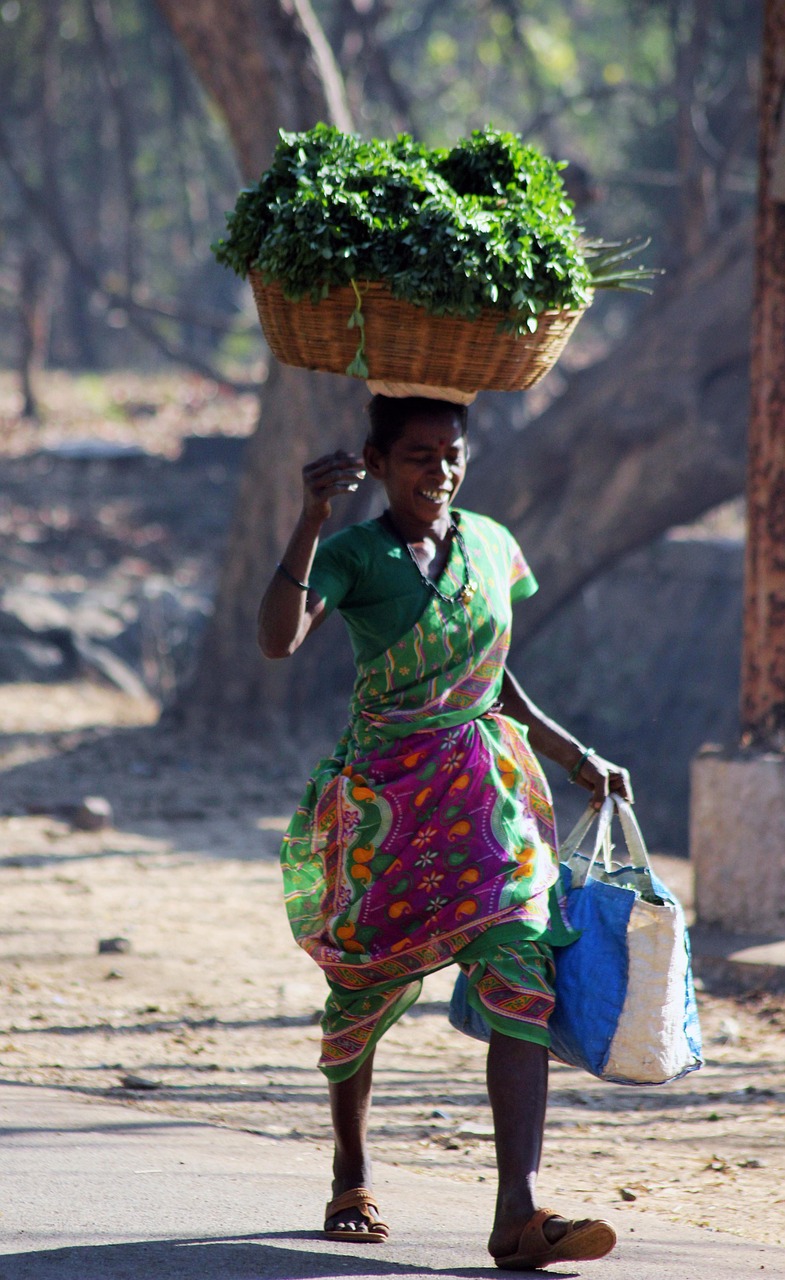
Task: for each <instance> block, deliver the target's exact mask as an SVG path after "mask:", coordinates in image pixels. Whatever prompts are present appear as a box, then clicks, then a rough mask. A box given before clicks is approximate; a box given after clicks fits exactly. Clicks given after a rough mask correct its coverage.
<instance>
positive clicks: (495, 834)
mask: <svg viewBox="0 0 785 1280" xmlns="http://www.w3.org/2000/svg"><path fill="white" fill-rule="evenodd" d="M461 529H462V532H463V535H464V538H465V541H466V546H467V549H468V552H469V558H470V562H471V568H472V574H473V576H474V577H475V578H476V580H477V581H478V582H479V589H478V590H477V592H476V594H475V595H474V596H473V598H472V599H471V600H470V601H469V602H468V603H464V602H462V601H458V600H456V601H450V602H446V601H444V600H442V599H440V598H439V597H438V596H437V595H435V594H434V593H432V592H430V591H429V590H428V589H427V588H426V596H425V603H424V607H423V609H422V612H421V614H420V616H419V618H418V620H417V621H416V623H415V624H414V625H413V626H412V627H410V629H409V630H407V631H406V632H405V634H403V635H401V636H400V637H398V638H397V639H396V640H395V641H394V642H393V643H392V644H390V645H388V647H386V648H385V649H383V650H382V651H381V652H379V653H378V654H377V655H376V656H375V657H372V658H369V659H366V660H362V661H359V662H358V671H357V680H356V684H355V689H354V695H353V698H352V703H351V715H350V721H349V725H348V728H347V730H346V732H345V733H344V735H343V737H342V738H341V740H340V742H339V744H338V746H337V748H336V751H335V753H334V755H333V756H332V757H330V758H329V759H326V760H323V761H321V762H320V764H319V765H318V767H317V769H316V771H315V773H314V775H313V777H312V778H311V779H310V781H309V783H308V787H307V790H306V792H305V795H304V797H303V800H302V802H301V804H300V806H299V807H298V809H297V811H296V813H295V815H294V817H293V819H292V822H291V824H290V827H289V830H288V833H287V835H286V837H285V840H284V845H283V851H282V866H283V875H284V889H285V898H286V907H287V912H288V915H289V921H290V924H291V927H292V931H293V933H294V936H295V938H296V940H297V942H298V943H299V945H300V946H301V947H303V948H304V949H305V950H306V951H307V952H308V953H309V955H311V956H312V957H313V959H314V960H315V961H316V962H317V964H319V965H320V967H321V968H322V969H323V970H324V973H325V975H326V977H327V980H328V983H329V984H330V987H331V989H332V996H331V1000H330V1001H328V1007H327V1013H326V1015H325V1021H324V1040H323V1053H322V1059H321V1061H320V1066H321V1067H322V1069H323V1070H324V1071H325V1073H326V1074H327V1075H328V1077H330V1078H332V1079H341V1078H344V1077H345V1076H346V1075H349V1074H351V1073H352V1071H353V1070H356V1068H357V1066H358V1065H359V1063H360V1062H361V1061H362V1060H363V1058H364V1057H365V1056H366V1055H367V1053H368V1052H369V1050H370V1048H371V1047H372V1045H373V1044H375V1042H376V1040H378V1038H379V1036H380V1035H381V1034H382V1033H383V1031H384V1030H385V1029H386V1027H387V1026H389V1025H390V1023H391V1022H392V1021H394V1020H395V1019H396V1018H397V1017H400V1015H401V1013H402V1012H404V1010H405V1008H407V1007H408V1005H409V1004H411V1003H412V1001H413V1000H415V999H416V998H417V995H418V994H419V990H420V986H421V979H422V977H423V975H425V974H427V973H430V972H432V971H433V970H435V969H438V968H440V967H442V966H443V965H445V964H448V963H450V962H452V961H454V960H456V959H457V960H459V962H461V963H464V965H465V966H468V965H469V964H470V963H471V962H472V961H473V960H475V959H476V958H477V957H478V956H480V955H481V954H482V952H483V949H484V945H485V942H486V941H487V940H489V939H493V941H494V943H495V945H496V946H497V948H498V946H501V947H502V948H504V946H505V944H508V943H511V942H512V941H513V940H521V939H527V940H530V941H531V942H532V943H534V944H545V954H547V947H549V946H553V945H564V944H566V943H568V942H570V941H572V940H573V938H574V936H575V935H574V934H573V933H572V931H571V930H570V929H569V926H568V925H567V923H566V921H565V919H564V917H563V915H562V910H561V903H560V899H559V897H558V895H557V893H556V891H555V886H556V885H557V883H558V876H559V872H558V862H557V859H556V854H555V833H554V823H553V813H552V808H551V800H550V794H549V790H548V786H547V783H546V781H545V778H544V776H543V774H542V771H541V769H540V766H539V764H538V762H537V761H536V759H535V757H534V755H533V753H532V751H531V749H530V747H529V745H528V742H527V738H526V731H525V729H524V728H523V727H522V726H521V725H520V724H518V723H517V722H516V721H514V720H512V719H510V718H508V717H506V716H504V715H502V714H500V712H499V711H498V709H497V706H496V704H497V702H498V698H499V693H500V689H501V682H502V675H503V668H504V662H505V658H506V655H507V651H508V648H509V641H510V627H511V612H512V611H511V599H513V598H517V597H520V596H523V595H527V594H531V591H532V590H533V589H536V584H535V583H534V580H533V578H532V577H531V574H530V572H529V570H528V568H527V566H526V564H525V562H524V560H523V557H522V556H521V553H520V551H519V549H518V547H517V544H516V543H515V542H514V540H513V539H512V538H511V536H510V535H509V534H508V533H507V532H506V530H504V529H502V528H501V526H499V525H496V524H495V523H494V522H493V521H490V520H487V519H486V518H484V517H480V516H472V515H470V514H469V513H466V512H464V513H462V514H461ZM317 569H318V564H317ZM411 569H412V571H413V572H414V573H415V575H416V570H415V569H414V566H411ZM462 573H463V564H462V559H461V557H460V556H459V555H458V549H457V547H455V546H453V549H452V553H451V557H450V560H449V562H448V565H447V567H446V569H445V571H444V573H443V575H442V577H441V578H440V580H439V586H440V588H441V589H442V591H443V593H444V594H445V595H450V594H452V593H453V592H455V591H456V590H457V589H458V588H459V587H460V585H461V582H462V576H461V575H462ZM317 581H318V577H317ZM338 607H339V608H340V607H341V606H340V604H339V605H338ZM513 963H514V959H513ZM480 976H481V979H482V981H484V983H485V988H486V991H485V995H484V996H483V999H484V1003H485V1006H486V1009H487V1008H488V1007H493V1006H494V1005H496V1006H497V1007H498V1010H499V1013H500V1015H501V1017H502V1018H503V1019H511V1020H513V1021H514V1020H515V1018H516V1017H518V1016H519V1017H521V1018H522V1019H524V1020H528V1022H529V1024H531V1023H533V1024H534V1025H535V1027H538V1026H541V1030H542V1034H541V1035H539V1036H538V1035H537V1034H536V1033H535V1036H534V1037H533V1038H540V1039H541V1041H542V1042H543V1043H547V1016H548V1013H549V1012H550V1007H551V1005H552V1000H551V999H550V993H549V992H548V989H547V988H548V982H547V978H545V977H543V982H542V985H543V991H542V993H538V992H537V991H536V990H535V991H532V990H531V984H529V985H528V987H527V989H524V988H523V987H521V988H520V989H516V984H515V982H514V981H513V982H512V984H511V983H510V982H509V981H507V982H505V981H499V982H496V983H494V979H493V976H492V972H491V969H490V968H487V969H485V970H484V971H483V974H482V975H480ZM535 985H536V984H535ZM538 1010H539V1012H538Z"/></svg>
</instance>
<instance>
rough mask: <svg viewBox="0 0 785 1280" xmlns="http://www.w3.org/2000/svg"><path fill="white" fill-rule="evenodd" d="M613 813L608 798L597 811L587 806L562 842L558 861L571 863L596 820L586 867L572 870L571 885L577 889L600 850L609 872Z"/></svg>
mask: <svg viewBox="0 0 785 1280" xmlns="http://www.w3.org/2000/svg"><path fill="white" fill-rule="evenodd" d="M614 812H615V808H614V804H613V801H612V800H611V798H610V797H608V798H607V799H606V800H604V801H603V805H602V808H601V809H600V810H599V811H598V810H597V809H595V808H594V805H591V804H590V805H589V806H588V808H587V809H586V810H585V812H584V813H582V814H581V816H580V818H579V819H578V821H577V822H576V824H575V826H574V827H573V829H572V831H571V832H570V834H569V835H568V836H567V838H566V839H565V840H564V841H563V843H562V845H561V848H560V850H559V859H560V861H561V862H564V863H571V859H572V858H573V856H574V855H575V854H576V853H577V852H578V849H579V847H580V845H581V844H582V842H583V840H584V839H585V837H586V834H587V833H588V831H589V829H590V828H591V825H592V823H593V822H594V821H595V820H597V832H596V835H595V837H594V849H593V851H592V855H591V858H590V860H589V863H588V865H587V866H585V867H584V864H583V862H581V863H580V865H579V866H576V867H574V868H573V885H574V887H575V888H576V889H577V888H579V887H580V885H582V884H583V882H584V880H585V879H586V877H587V876H588V875H590V874H591V870H592V867H593V866H594V864H595V862H596V861H597V858H598V856H599V853H600V850H602V861H603V866H604V867H605V870H606V871H610V870H611V866H612V863H611V852H612V845H611V820H612V818H613V815H614Z"/></svg>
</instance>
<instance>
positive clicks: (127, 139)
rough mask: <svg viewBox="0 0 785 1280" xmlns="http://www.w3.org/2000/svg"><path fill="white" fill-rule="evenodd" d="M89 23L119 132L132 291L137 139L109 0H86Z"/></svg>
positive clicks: (127, 264)
mask: <svg viewBox="0 0 785 1280" xmlns="http://www.w3.org/2000/svg"><path fill="white" fill-rule="evenodd" d="M84 3H85V11H86V13H87V25H88V27H89V29H90V35H91V38H92V42H93V48H94V49H95V52H96V59H97V62H98V66H99V67H100V69H101V72H102V73H103V77H104V80H105V82H106V87H107V90H108V94H109V101H110V103H111V104H112V111H113V114H114V124H115V133H116V135H117V160H118V167H119V171H120V181H121V184H122V188H123V194H124V197H125V227H124V237H123V240H124V259H125V279H126V289H127V292H128V293H130V292H131V290H132V289H133V287H134V285H135V283H136V278H137V252H136V221H137V217H138V213H139V204H140V201H139V193H138V191H137V185H136V177H135V175H134V164H135V160H136V141H135V137H134V128H133V124H132V120H131V110H130V106H129V103H128V97H127V94H126V92H125V83H124V79H123V74H122V69H121V67H120V64H119V61H118V58H117V55H116V53H115V49H114V43H113V39H112V13H111V9H110V8H109V4H108V2H107V0H84Z"/></svg>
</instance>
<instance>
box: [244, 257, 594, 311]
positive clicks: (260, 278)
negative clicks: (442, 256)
mask: <svg viewBox="0 0 785 1280" xmlns="http://www.w3.org/2000/svg"><path fill="white" fill-rule="evenodd" d="M248 275H249V278H250V277H253V280H254V281H255V282H256V285H257V287H260V288H262V289H269V290H272V291H273V292H277V293H280V295H281V296H282V297H283V298H285V299H286V301H287V302H289V303H292V304H293V305H295V306H296V305H297V303H298V302H305V303H308V304H310V305H311V306H314V307H318V305H319V303H320V302H326V301H327V299H328V298H331V297H335V296H336V295H338V294H341V293H345V294H348V295H351V296H352V297H355V300H356V295H355V293H354V287H353V286H356V287H357V289H358V291H359V292H360V297H361V299H362V296H363V293H364V292H368V291H371V292H378V293H383V294H384V296H385V297H388V298H392V299H393V300H394V301H395V302H397V303H399V304H400V305H401V306H404V307H414V309H415V310H416V311H420V312H422V313H423V315H427V316H432V317H433V319H434V320H465V321H466V322H467V324H471V323H473V322H474V321H475V320H479V319H480V317H481V316H485V317H487V316H497V317H498V318H499V320H514V319H515V318H516V317H518V316H520V317H523V316H524V315H525V314H526V313H525V312H523V311H514V310H513V311H507V310H505V309H504V308H502V307H494V306H485V307H482V308H481V309H480V310H479V311H477V312H475V313H474V314H473V315H469V314H468V313H467V312H464V311H431V310H430V308H429V307H426V306H425V304H424V303H422V302H412V301H411V299H410V298H399V297H398V295H397V294H395V293H393V291H392V289H391V288H390V286H389V284H388V283H387V281H386V280H367V279H365V278H364V277H363V278H361V279H356V280H355V279H353V280H350V281H348V283H346V284H331V285H329V286H328V289H329V292H328V293H327V294H325V295H324V297H316V298H314V297H313V295H312V294H311V293H300V294H298V295H297V296H296V297H295V296H293V295H292V294H290V293H287V291H286V285H285V283H284V282H283V281H282V280H281V279H280V277H279V276H274V277H273V278H272V279H271V280H267V279H265V276H264V274H263V272H261V271H259V270H258V269H257V268H256V267H249V269H248ZM591 292H592V295H593V292H594V291H593V290H592V291H591ZM590 305H591V299H590V300H589V302H587V303H584V304H583V305H582V306H579V307H557V306H547V307H543V309H542V311H539V312H538V313H537V319H538V320H539V319H540V318H541V317H542V316H563V315H568V316H577V315H580V316H582V315H583V314H584V312H586V311H588V309H589V306H590ZM532 314H533V313H532Z"/></svg>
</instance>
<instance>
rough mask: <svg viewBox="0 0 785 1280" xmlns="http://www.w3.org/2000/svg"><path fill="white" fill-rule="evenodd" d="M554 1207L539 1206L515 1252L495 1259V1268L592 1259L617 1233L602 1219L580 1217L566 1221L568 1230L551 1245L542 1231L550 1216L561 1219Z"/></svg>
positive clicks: (607, 1248) (603, 1252)
mask: <svg viewBox="0 0 785 1280" xmlns="http://www.w3.org/2000/svg"><path fill="white" fill-rule="evenodd" d="M561 1216H562V1215H561V1214H560V1213H555V1212H554V1210H553V1209H538V1210H537V1212H536V1213H535V1214H534V1215H533V1216H532V1217H531V1218H530V1219H529V1221H528V1222H527V1223H526V1226H525V1227H524V1228H523V1231H522V1232H521V1234H520V1237H519V1239H518V1248H517V1250H516V1251H515V1253H511V1254H508V1255H507V1256H506V1257H504V1258H496V1259H494V1261H495V1262H496V1266H497V1267H502V1268H503V1269H504V1270H506V1271H532V1270H534V1268H535V1267H547V1266H550V1264H551V1263H552V1262H588V1261H589V1260H590V1259H592V1258H604V1257H605V1255H606V1253H610V1251H611V1249H612V1248H613V1247H614V1245H615V1244H616V1232H615V1231H614V1229H613V1227H612V1226H611V1224H610V1223H609V1222H604V1221H603V1219H602V1218H582V1219H581V1220H580V1221H578V1222H570V1221H569V1219H565V1221H566V1222H567V1230H566V1231H565V1233H564V1235H563V1236H562V1237H561V1239H560V1240H557V1241H555V1243H554V1244H551V1242H550V1240H549V1239H548V1238H547V1236H546V1235H545V1233H544V1231H543V1229H542V1228H543V1224H544V1223H546V1222H547V1221H548V1219H549V1218H560V1217H561Z"/></svg>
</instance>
